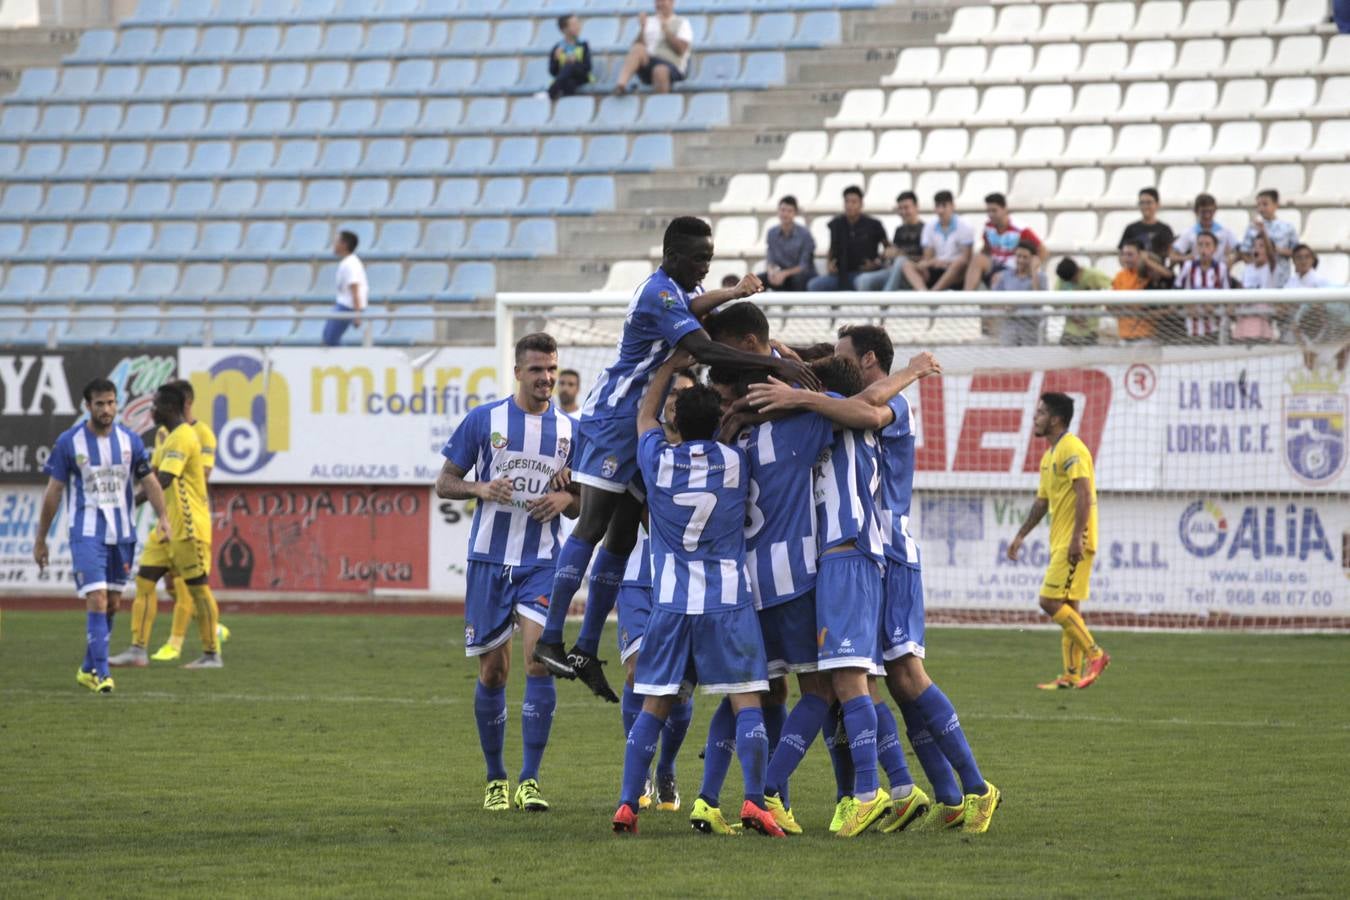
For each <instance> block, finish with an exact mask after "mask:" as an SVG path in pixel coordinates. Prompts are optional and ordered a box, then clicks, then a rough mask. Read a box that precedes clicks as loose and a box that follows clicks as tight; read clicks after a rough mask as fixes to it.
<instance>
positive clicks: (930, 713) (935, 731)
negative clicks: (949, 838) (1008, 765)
mask: <svg viewBox="0 0 1350 900" xmlns="http://www.w3.org/2000/svg"><path fill="white" fill-rule="evenodd" d="M914 705H915V706H917V707H918V708H919V712H920V713H921V714H922V715H923V719H924V721H925V722H927V723H928V732H929V734H931V735H933V739H934V740H935V741H937V745H938V747H940V748H942V755H943V756H945V757H947V762H949V763H951V764H952V768H953V769H955V770H956V774H957V775H958V776H959V777H960V779H961V787H962V788H963V789H964V790H965V792H966V793H967V794H979V795H981V796H983V795H984V793H985V791H986V790H988V788H987V787H986V786H985V783H984V777H983V776H982V775H980V767H979V766H977V765H975V754H973V753H971V752H970V744H968V743H967V742H966V733H965V732H964V731H962V730H961V720H960V719H959V718H958V717H957V715H956V708H955V707H953V706H952V702H951V701H950V700H948V699H947V695H946V694H944V693H942V690H941V689H940V688H939V687H938V686H937V685H936V684H930V685H929V686H928V690H926V691H924V692H923V693H922V694H920V695H919V698H918V699H917V700H915V701H914Z"/></svg>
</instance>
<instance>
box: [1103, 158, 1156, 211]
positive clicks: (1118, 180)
mask: <svg viewBox="0 0 1350 900" xmlns="http://www.w3.org/2000/svg"><path fill="white" fill-rule="evenodd" d="M1157 179H1158V175H1157V173H1156V172H1154V171H1153V168H1152V167H1151V166H1121V167H1120V168H1119V169H1116V170H1115V171H1113V172H1112V173H1111V180H1110V181H1109V182H1108V183H1107V185H1106V193H1105V194H1103V195H1102V203H1103V204H1104V205H1105V206H1128V207H1133V206H1135V205H1136V204H1137V203H1138V202H1139V192H1140V191H1141V190H1143V189H1144V188H1146V187H1152V186H1153V184H1154V182H1156V181H1157Z"/></svg>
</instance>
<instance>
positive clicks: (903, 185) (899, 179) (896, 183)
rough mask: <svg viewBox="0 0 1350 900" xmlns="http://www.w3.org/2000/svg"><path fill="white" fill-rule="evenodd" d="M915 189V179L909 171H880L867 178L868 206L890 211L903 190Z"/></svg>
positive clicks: (870, 208)
mask: <svg viewBox="0 0 1350 900" xmlns="http://www.w3.org/2000/svg"><path fill="white" fill-rule="evenodd" d="M913 189H914V179H913V178H912V177H911V176H910V174H909V173H908V172H878V173H877V174H875V175H873V176H872V177H871V178H869V179H868V180H867V197H866V200H867V208H868V209H869V210H871V211H874V212H890V211H891V210H892V209H894V208H895V198H896V197H897V196H898V195H899V194H900V192H901V191H909V190H913Z"/></svg>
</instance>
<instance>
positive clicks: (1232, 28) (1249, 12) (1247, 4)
mask: <svg viewBox="0 0 1350 900" xmlns="http://www.w3.org/2000/svg"><path fill="white" fill-rule="evenodd" d="M1279 17H1280V0H1238V2H1237V4H1236V5H1235V6H1234V7H1233V17H1232V18H1231V19H1230V20H1229V21H1228V32H1229V33H1230V34H1267V33H1269V32H1270V31H1272V30H1274V27H1275V20H1276V19H1278V18H1279Z"/></svg>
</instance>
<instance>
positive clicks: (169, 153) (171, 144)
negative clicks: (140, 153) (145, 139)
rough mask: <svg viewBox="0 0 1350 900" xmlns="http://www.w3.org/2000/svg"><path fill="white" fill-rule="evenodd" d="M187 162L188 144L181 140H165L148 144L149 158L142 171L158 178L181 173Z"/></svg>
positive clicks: (172, 176) (170, 176)
mask: <svg viewBox="0 0 1350 900" xmlns="http://www.w3.org/2000/svg"><path fill="white" fill-rule="evenodd" d="M187 164H188V145H187V144H186V143H185V142H183V141H166V142H164V143H160V144H151V145H150V158H149V159H148V160H146V163H145V169H144V170H143V173H144V174H146V175H154V176H156V177H158V178H174V177H176V176H179V175H182V174H183V170H184V169H186V168H187Z"/></svg>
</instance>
